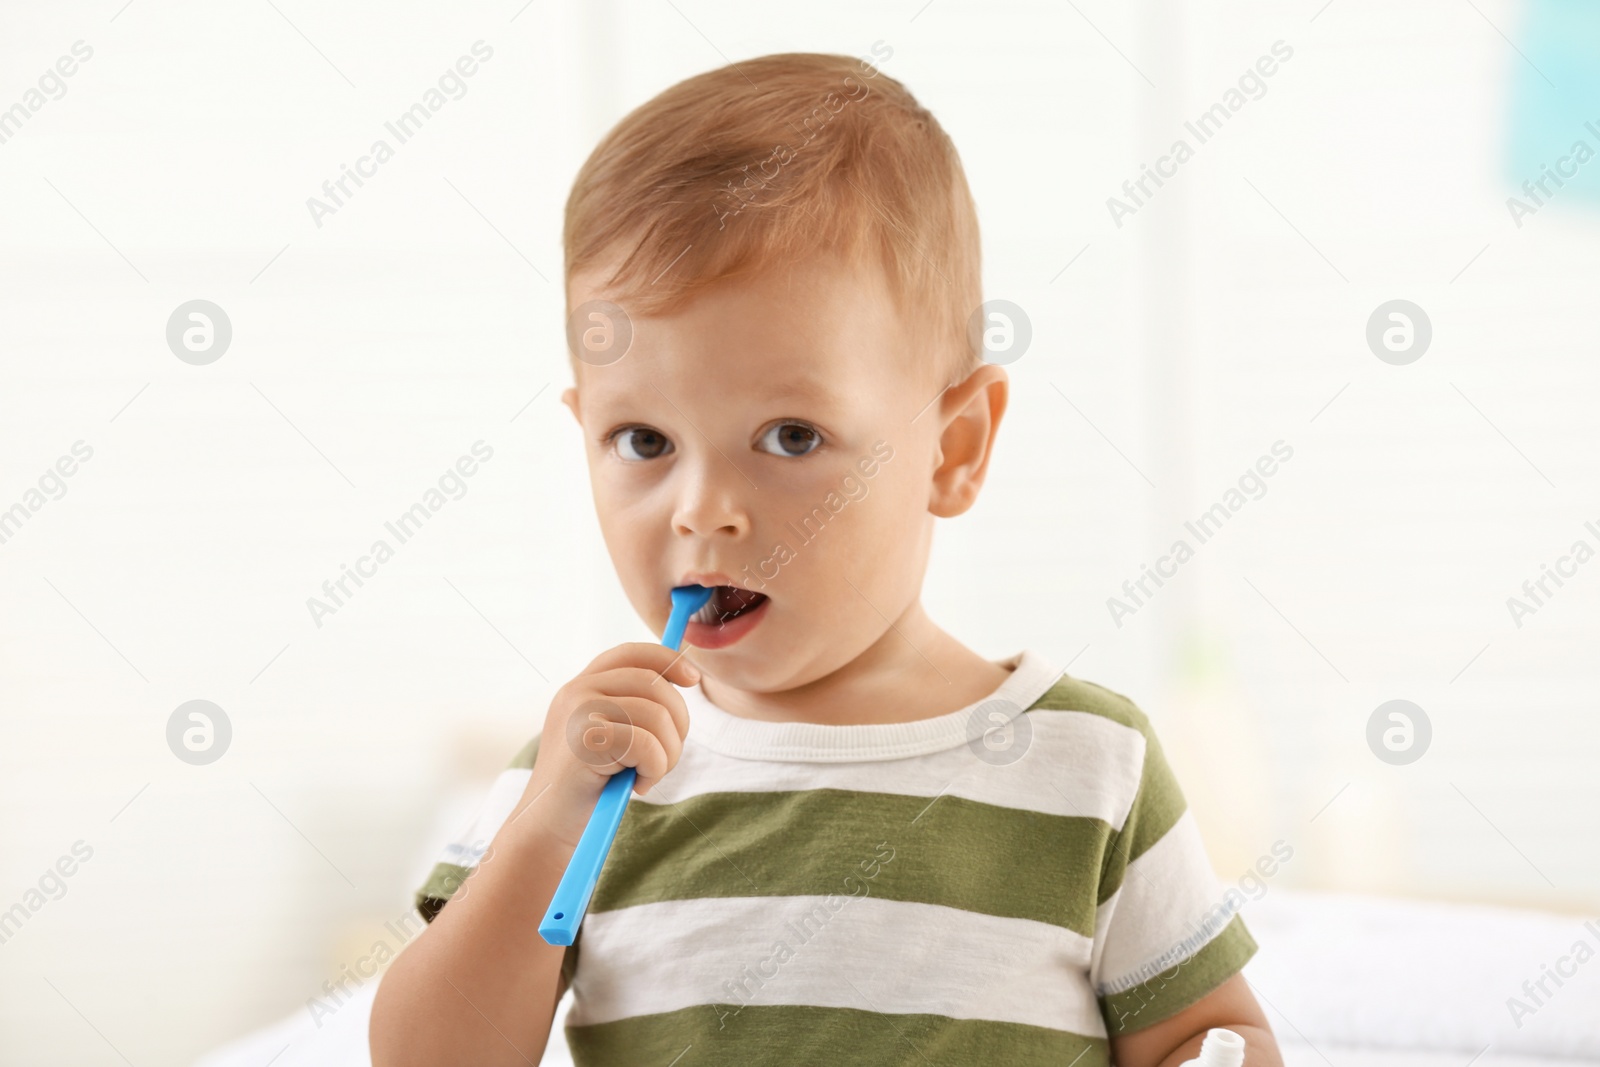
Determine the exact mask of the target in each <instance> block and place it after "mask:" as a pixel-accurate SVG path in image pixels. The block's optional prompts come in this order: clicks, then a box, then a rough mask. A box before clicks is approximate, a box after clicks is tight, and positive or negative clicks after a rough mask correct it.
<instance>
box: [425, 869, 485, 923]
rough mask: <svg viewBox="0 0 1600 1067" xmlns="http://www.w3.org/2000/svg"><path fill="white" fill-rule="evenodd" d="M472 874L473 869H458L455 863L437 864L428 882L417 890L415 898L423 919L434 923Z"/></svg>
mask: <svg viewBox="0 0 1600 1067" xmlns="http://www.w3.org/2000/svg"><path fill="white" fill-rule="evenodd" d="M471 873H472V868H471V867H458V866H456V865H455V864H454V863H435V864H434V865H433V870H432V871H430V872H429V874H428V880H427V881H426V882H424V883H423V884H422V888H421V889H419V890H417V892H416V896H415V899H416V903H417V910H418V911H420V912H421V913H422V917H423V918H424V919H427V920H428V921H429V922H433V917H434V916H435V915H437V914H439V909H440V908H442V907H444V905H445V902H446V901H448V900H449V899H450V898H451V897H452V896H454V895H455V892H456V889H457V888H459V887H460V885H461V883H462V882H465V881H466V880H467V875H469V874H471Z"/></svg>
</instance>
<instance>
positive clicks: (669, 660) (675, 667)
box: [584, 641, 700, 685]
mask: <svg viewBox="0 0 1600 1067" xmlns="http://www.w3.org/2000/svg"><path fill="white" fill-rule="evenodd" d="M618 667H644V668H647V669H649V670H652V671H654V672H655V673H656V674H658V675H660V676H662V677H664V678H666V680H667V681H669V682H672V683H673V684H674V685H694V684H695V683H696V682H698V681H699V680H700V669H699V668H698V667H696V666H695V665H694V664H693V663H691V662H689V658H688V656H686V655H684V653H683V652H682V651H680V650H678V649H672V648H668V647H667V646H666V645H652V644H649V643H647V642H644V641H630V642H628V643H627V644H623V645H618V646H617V647H615V648H608V649H606V650H605V651H604V652H602V653H600V655H598V656H596V657H595V658H594V660H593V662H591V663H590V664H589V666H588V667H587V668H585V670H584V673H585V674H599V673H600V672H601V671H607V670H614V669H616V668H618Z"/></svg>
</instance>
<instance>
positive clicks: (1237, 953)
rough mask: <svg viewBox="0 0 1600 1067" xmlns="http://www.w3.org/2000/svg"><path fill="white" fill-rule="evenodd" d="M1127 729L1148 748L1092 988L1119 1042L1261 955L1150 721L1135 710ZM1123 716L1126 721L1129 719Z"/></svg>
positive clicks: (1115, 868)
mask: <svg viewBox="0 0 1600 1067" xmlns="http://www.w3.org/2000/svg"><path fill="white" fill-rule="evenodd" d="M1124 712H1125V715H1126V717H1125V718H1124V723H1125V725H1127V726H1129V727H1130V728H1132V729H1135V730H1137V731H1138V732H1139V733H1140V735H1141V736H1142V738H1143V741H1144V746H1143V747H1144V758H1143V764H1142V769H1141V772H1140V779H1139V788H1138V791H1137V792H1136V793H1135V795H1134V798H1133V802H1132V804H1131V805H1130V806H1129V809H1128V814H1127V817H1126V818H1125V819H1124V820H1123V823H1122V826H1121V828H1120V829H1118V830H1116V831H1115V832H1113V833H1112V834H1111V836H1110V839H1109V840H1108V842H1107V844H1106V853H1105V856H1104V862H1103V867H1102V873H1101V879H1100V892H1099V901H1100V903H1099V906H1098V907H1097V909H1096V912H1095V939H1094V949H1093V953H1092V956H1091V961H1090V968H1089V978H1090V981H1091V983H1092V984H1093V985H1094V990H1095V997H1096V999H1097V1000H1098V1001H1099V1004H1100V1010H1101V1013H1102V1015H1103V1016H1104V1017H1105V1022H1106V1032H1107V1033H1108V1034H1110V1035H1112V1036H1118V1035H1122V1034H1129V1033H1133V1032H1134V1031H1136V1030H1142V1029H1144V1028H1145V1027H1147V1026H1151V1025H1153V1024H1155V1023H1158V1022H1160V1021H1161V1020H1163V1019H1165V1018H1167V1017H1169V1016H1171V1015H1174V1014H1176V1013H1177V1012H1179V1011H1182V1010H1183V1009H1184V1008H1186V1007H1188V1006H1189V1005H1191V1004H1193V1003H1194V1002H1195V1001H1197V1000H1199V999H1201V998H1202V997H1204V996H1205V995H1206V994H1207V993H1210V992H1211V991H1212V990H1214V989H1216V988H1217V986H1219V985H1221V984H1222V983H1223V982H1224V981H1226V980H1227V979H1228V978H1229V977H1231V976H1232V975H1233V974H1235V973H1236V972H1238V971H1239V970H1240V969H1241V968H1242V967H1243V966H1244V964H1245V962H1246V961H1247V960H1249V959H1250V957H1251V956H1253V955H1255V952H1256V948H1257V945H1256V942H1255V939H1254V938H1253V937H1251V936H1250V932H1249V931H1248V930H1247V929H1245V925H1244V919H1243V917H1241V916H1240V915H1238V914H1237V911H1238V908H1239V906H1240V904H1242V903H1243V901H1244V897H1243V894H1241V893H1238V892H1236V891H1229V892H1224V890H1223V887H1222V885H1221V884H1220V882H1219V881H1218V879H1217V876H1216V873H1215V872H1214V871H1213V870H1212V868H1211V861H1210V859H1209V858H1208V857H1207V856H1206V850H1205V842H1204V841H1203V840H1202V838H1201V836H1200V828H1199V827H1198V826H1197V825H1196V824H1195V821H1194V816H1193V815H1192V814H1191V813H1190V811H1189V808H1188V805H1187V803H1186V802H1185V801H1184V798H1183V791H1182V790H1181V789H1180V788H1179V787H1178V781H1177V778H1176V777H1174V775H1173V773H1172V769H1171V768H1170V767H1169V766H1168V765H1167V761H1166V757H1165V756H1164V755H1163V753H1162V751H1161V744H1160V742H1159V741H1158V740H1157V738H1156V735H1155V731H1154V730H1153V729H1152V727H1151V725H1150V721H1149V719H1148V718H1147V717H1146V716H1145V715H1144V713H1143V712H1142V711H1140V710H1139V709H1138V708H1137V707H1136V706H1134V705H1133V703H1132V702H1131V701H1127V702H1126V703H1125V705H1124ZM1121 717H1122V716H1119V718H1121Z"/></svg>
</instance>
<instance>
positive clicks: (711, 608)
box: [690, 585, 767, 626]
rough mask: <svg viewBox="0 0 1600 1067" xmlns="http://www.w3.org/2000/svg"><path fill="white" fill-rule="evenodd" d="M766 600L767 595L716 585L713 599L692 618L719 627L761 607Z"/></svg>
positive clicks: (713, 588)
mask: <svg viewBox="0 0 1600 1067" xmlns="http://www.w3.org/2000/svg"><path fill="white" fill-rule="evenodd" d="M766 599H767V596H766V594H765V593H757V592H754V591H752V590H749V589H740V588H739V587H738V586H736V585H714V586H712V587H711V599H710V600H708V601H706V603H705V607H703V608H701V609H700V610H699V611H697V612H695V613H694V614H693V615H692V616H690V617H691V618H692V619H693V620H694V621H695V622H703V623H706V624H708V625H711V626H717V625H720V624H722V623H726V622H728V621H729V620H730V619H736V618H738V617H739V616H740V615H743V614H744V613H745V612H747V611H751V610H754V609H755V608H758V607H760V606H761V604H762V602H763V601H765V600H766Z"/></svg>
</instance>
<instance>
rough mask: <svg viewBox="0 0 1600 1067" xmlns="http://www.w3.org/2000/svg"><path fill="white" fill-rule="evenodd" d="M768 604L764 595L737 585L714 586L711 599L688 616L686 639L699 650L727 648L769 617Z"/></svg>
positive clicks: (685, 629)
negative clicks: (767, 615)
mask: <svg viewBox="0 0 1600 1067" xmlns="http://www.w3.org/2000/svg"><path fill="white" fill-rule="evenodd" d="M767 603H768V598H767V596H766V594H765V593H757V592H754V591H752V590H749V589H740V588H739V587H738V586H736V585H714V586H712V587H711V599H710V600H708V601H706V603H705V606H704V607H702V608H701V609H700V610H699V611H697V612H695V613H694V614H693V615H691V616H689V624H688V626H686V627H685V628H684V634H683V639H684V641H685V642H686V643H688V644H691V645H693V646H695V647H696V648H704V649H715V648H726V647H728V646H729V645H731V644H733V643H734V642H735V641H737V640H739V639H740V638H741V637H743V636H744V635H745V634H747V633H749V632H750V631H751V629H753V628H754V627H755V625H756V624H757V623H758V622H760V621H761V620H762V619H763V618H765V617H766V614H767V613H766V610H765V609H766V607H767Z"/></svg>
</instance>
